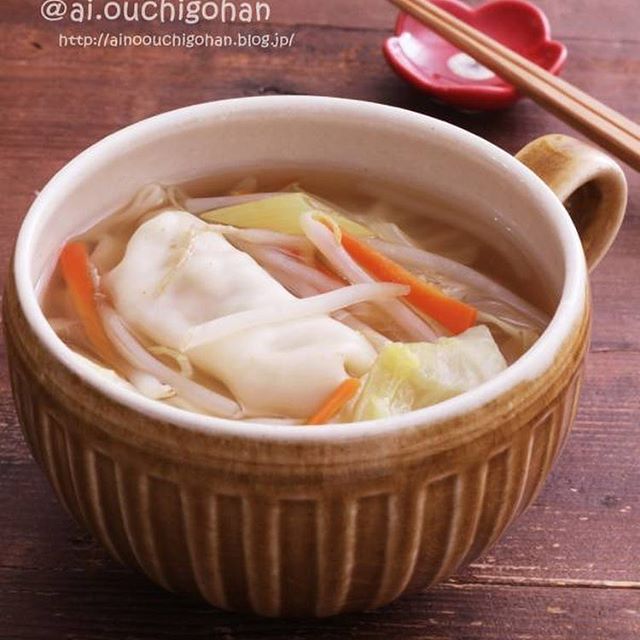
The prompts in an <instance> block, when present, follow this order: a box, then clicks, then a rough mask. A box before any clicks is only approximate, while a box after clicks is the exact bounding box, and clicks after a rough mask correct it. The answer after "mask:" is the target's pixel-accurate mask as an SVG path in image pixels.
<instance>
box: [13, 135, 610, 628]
mask: <svg viewBox="0 0 640 640" xmlns="http://www.w3.org/2000/svg"><path fill="white" fill-rule="evenodd" d="M548 144H550V143H549V141H546V142H543V143H538V144H537V148H533V152H532V151H531V149H529V153H528V154H527V155H526V156H525V157H524V158H523V159H524V160H525V161H527V162H531V164H533V165H535V166H537V167H539V164H540V162H542V161H543V160H544V157H548V156H546V155H544V154H546V153H547V151H546V149H547V145H548ZM551 144H553V141H551ZM539 154H543V155H544V157H542V160H541V156H540V155H539ZM531 158H534V159H535V162H534V161H531ZM554 162H555V160H554ZM543 164H544V163H543ZM553 166H554V167H555V166H556V165H555V164H554V165H553ZM564 166H565V165H564V164H562V163H559V164H558V165H557V170H556V169H553V170H552V171H551V172H550V173H548V174H547V175H545V178H546V179H547V180H548V181H549V182H551V183H553V180H552V178H553V177H554V176H557V171H562V170H564V169H563V167H564ZM571 175H573V173H572V174H571ZM598 175H600V174H598ZM598 211H599V212H601V209H598ZM598 215H601V213H598ZM590 228H591V227H590ZM597 228H599V229H602V228H604V227H602V226H599V227H597ZM607 229H608V231H607V233H609V234H611V235H613V233H614V232H613V231H612V230H611V229H612V227H607ZM608 239H611V238H608ZM605 244H606V243H604V244H603V243H601V244H599V245H598V246H605ZM590 246H591V245H590ZM584 299H585V300H586V302H585V303H584V307H583V309H582V310H581V318H582V320H581V321H580V322H578V323H577V324H576V325H575V326H574V327H573V330H572V331H571V332H570V333H569V334H568V335H566V336H565V338H564V341H563V344H562V346H561V348H560V349H559V350H558V352H557V355H556V357H555V359H554V361H553V364H552V365H551V366H549V367H548V368H547V369H546V370H545V371H544V373H543V374H541V375H539V376H535V377H532V378H531V379H530V380H528V381H526V382H522V383H520V384H518V385H516V386H513V387H509V388H506V389H505V390H504V392H503V393H501V394H500V395H498V396H496V397H495V398H493V399H492V400H491V401H490V402H487V403H486V404H484V405H482V406H479V407H478V408H477V409H475V410H474V411H472V412H469V413H465V414H461V415H460V414H459V415H456V416H454V417H452V418H449V419H443V420H441V421H435V422H434V421H430V422H429V423H425V424H417V425H415V426H413V427H412V428H406V429H402V430H398V431H394V430H381V431H380V433H376V432H372V433H369V434H367V435H357V434H356V435H354V436H353V437H341V438H336V439H335V440H332V439H331V438H326V439H309V440H304V439H297V440H296V439H292V440H287V439H286V438H281V439H278V438H257V437H249V436H244V435H243V434H242V432H241V431H240V430H238V431H237V432H236V433H231V432H228V431H221V432H215V431H211V432H205V431H202V430H191V429H185V428H183V427H182V426H180V425H178V424H174V423H172V422H171V421H162V420H158V419H157V418H152V417H149V416H148V415H145V414H144V413H142V412H139V411H136V410H134V409H132V408H130V407H128V406H125V405H124V404H121V403H118V402H115V401H114V400H113V399H112V398H110V397H108V396H107V395H105V394H104V393H102V392H101V391H99V390H98V389H97V388H96V387H95V386H93V385H91V384H88V383H87V382H86V381H85V380H84V379H82V377H80V376H78V375H76V373H74V372H73V371H72V370H71V369H70V368H69V367H67V366H65V365H64V364H63V363H62V362H60V360H59V359H58V358H57V357H56V356H55V355H53V354H52V353H51V352H50V350H49V349H47V348H46V347H45V346H44V345H43V344H42V342H41V340H40V339H39V338H38V336H37V335H36V333H35V332H34V330H33V327H32V326H31V324H30V322H29V321H28V320H27V318H26V315H25V313H24V310H23V308H22V305H21V303H20V299H19V297H18V296H17V294H16V286H15V281H14V278H13V277H10V278H9V279H8V286H7V289H6V291H5V296H4V309H3V312H4V320H5V332H6V339H7V346H8V355H9V360H10V369H11V379H12V385H13V393H14V398H15V403H16V407H17V411H18V415H19V419H20V423H21V425H22V427H23V430H24V434H25V438H26V440H27V442H28V443H29V446H30V448H31V450H32V452H33V455H34V457H35V459H36V460H37V461H38V463H39V464H40V465H41V466H42V468H43V469H44V470H45V472H46V473H47V476H48V478H49V480H50V482H51V484H52V486H53V488H54V490H55V492H56V494H57V495H58V497H59V498H60V500H61V501H62V503H63V504H64V505H65V507H66V508H67V509H68V511H69V512H70V513H71V514H72V516H73V517H74V518H75V519H76V520H77V521H78V522H79V523H81V524H82V525H83V526H84V527H86V528H87V529H88V530H89V531H91V533H92V534H93V535H94V536H95V537H96V538H97V539H98V540H100V542H101V543H102V544H103V545H104V546H105V548H106V549H108V550H109V552H110V553H111V554H112V555H113V556H114V557H115V558H117V559H118V560H120V561H121V562H123V563H124V564H127V565H129V566H132V567H136V568H139V569H141V570H142V571H144V572H145V573H146V574H147V575H148V576H149V577H150V578H151V579H152V580H154V581H155V582H157V583H158V584H159V585H162V586H163V587H165V588H167V589H170V590H174V591H178V592H186V593H191V594H196V595H199V596H201V597H203V598H205V599H206V600H207V601H209V602H210V603H212V604H213V605H216V606H218V607H223V608H226V609H232V610H236V611H242V612H255V613H258V614H261V615H267V616H328V615H334V614H338V613H341V612H346V611H360V610H363V609H368V608H371V607H377V606H380V605H383V604H385V603H388V602H390V601H392V600H393V599H395V598H397V597H398V596H400V595H401V594H403V593H405V592H410V591H414V590H417V589H422V588H424V587H427V586H429V585H433V584H435V583H437V582H438V581H441V580H442V579H443V578H445V577H446V576H448V575H450V574H451V573H452V572H454V571H455V570H456V569H457V568H458V567H460V565H461V564H463V563H465V562H468V561H470V560H471V559H473V558H475V557H477V556H478V555H479V554H481V553H482V552H483V551H484V550H485V549H487V548H488V547H489V546H490V545H492V544H493V543H494V542H495V541H496V540H497V539H498V538H499V537H500V535H501V534H502V532H503V531H504V530H505V528H506V527H507V525H508V524H509V523H510V522H511V521H512V520H513V519H514V518H515V517H516V516H517V515H518V514H519V513H520V512H521V511H522V510H523V509H524V508H526V506H527V505H528V504H529V503H530V502H531V501H532V499H533V498H534V497H535V495H536V493H537V492H538V490H539V489H540V487H541V485H542V483H543V482H544V480H545V478H546V477H547V475H548V473H549V470H550V468H551V466H552V464H553V462H554V460H555V458H556V456H557V455H558V452H559V450H560V448H561V446H562V444H563V442H564V441H565V439H566V437H567V434H568V431H569V429H570V427H571V424H572V421H573V419H574V416H575V412H576V407H577V402H578V394H579V389H580V382H581V376H582V371H583V363H584V357H585V354H586V351H587V346H588V341H589V330H590V315H591V313H590V302H589V296H588V295H587V296H585V298H584ZM327 428H329V429H330V428H331V427H327Z"/></svg>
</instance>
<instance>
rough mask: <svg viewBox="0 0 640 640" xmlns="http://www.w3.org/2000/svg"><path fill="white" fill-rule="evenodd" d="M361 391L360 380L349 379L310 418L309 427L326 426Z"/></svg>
mask: <svg viewBox="0 0 640 640" xmlns="http://www.w3.org/2000/svg"><path fill="white" fill-rule="evenodd" d="M359 389H360V380H358V379H357V378H347V379H346V380H345V381H344V382H343V383H342V384H341V385H340V386H339V387H338V388H337V389H336V390H335V391H334V392H333V393H332V394H331V395H330V396H329V398H327V400H325V402H324V404H323V405H322V407H320V409H319V410H318V412H317V413H316V414H315V415H313V416H312V417H311V418H309V421H308V422H307V425H309V426H311V425H321V424H326V423H327V422H329V421H330V420H331V419H332V418H334V417H335V416H336V415H338V413H340V411H341V410H342V408H343V407H344V406H345V405H346V404H347V403H348V402H349V401H350V400H352V399H353V398H354V397H355V395H356V394H357V393H358V390H359Z"/></svg>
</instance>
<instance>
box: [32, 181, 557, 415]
mask: <svg viewBox="0 0 640 640" xmlns="http://www.w3.org/2000/svg"><path fill="white" fill-rule="evenodd" d="M301 184H304V182H303V183H301ZM301 184H299V183H290V184H287V185H280V187H279V189H278V188H276V187H275V186H274V185H272V184H268V185H267V186H263V185H262V184H261V183H260V181H259V180H257V179H255V178H248V179H244V180H242V181H241V182H240V183H238V184H236V185H234V186H233V188H231V189H228V188H227V189H226V190H225V192H223V193H222V194H220V193H219V191H218V193H219V195H212V196H207V197H190V196H189V195H187V191H188V188H186V189H184V190H183V189H178V188H174V187H168V188H167V187H162V186H159V185H150V186H147V187H145V188H143V189H142V190H141V191H140V192H139V193H138V195H137V196H136V198H135V199H134V200H133V201H132V202H131V203H130V204H129V205H128V206H127V207H125V208H124V209H122V210H121V211H119V212H117V213H115V214H113V215H111V216H109V217H107V218H105V219H104V220H103V221H102V222H100V223H99V224H98V225H96V226H95V227H93V228H92V229H90V230H89V231H88V232H86V233H84V234H83V235H82V236H79V237H78V238H75V239H73V240H71V241H70V242H68V243H67V244H66V245H65V246H64V247H63V248H62V249H61V253H60V257H59V261H58V266H57V268H56V270H55V272H54V275H53V277H52V278H51V281H50V282H49V285H48V287H47V289H46V293H45V296H44V299H43V307H44V310H45V313H46V314H47V316H48V318H49V320H50V323H51V325H52V326H53V328H54V329H55V330H56V332H57V333H58V335H59V336H60V337H61V338H62V339H63V340H64V341H65V342H66V343H67V344H68V346H69V347H71V348H72V349H73V350H74V352H75V354H76V357H77V358H79V359H82V360H83V362H84V363H85V364H86V365H87V366H91V367H93V368H95V369H96V370H97V371H99V372H100V373H102V374H103V375H105V376H108V377H110V378H111V379H112V380H113V381H114V383H116V384H120V385H123V386H127V387H129V388H131V389H135V390H137V391H138V392H139V393H141V394H144V395H145V396H147V397H149V398H151V399H154V400H157V401H159V402H165V403H169V404H172V405H175V406H178V407H180V408H183V409H186V410H191V411H195V412H200V413H205V414H210V415H213V416H219V417H224V418H233V419H237V420H252V421H257V422H275V423H278V424H292V425H319V424H328V423H340V422H352V421H360V420H371V419H377V418H383V417H387V416H391V415H396V414H400V413H405V412H408V411H413V410H415V409H420V408H423V407H427V406H430V405H433V404H436V403H438V402H441V401H443V400H446V399H448V398H451V397H453V396H455V395H458V394H460V393H463V392H465V391H468V390H470V389H472V388H474V387H476V386H478V385H480V384H482V383H483V382H485V381H486V380H488V379H489V378H491V377H493V376H495V375H497V374H498V373H500V372H501V371H502V370H504V369H505V368H506V367H507V366H508V364H510V363H511V362H513V361H514V360H515V359H517V358H519V357H520V356H521V355H522V354H523V353H524V352H525V351H526V350H527V349H528V348H529V347H530V346H531V345H532V344H533V343H534V342H535V340H536V339H537V338H538V336H539V335H540V333H541V331H542V330H543V329H544V327H545V325H546V323H547V322H548V318H547V315H546V314H545V313H544V312H543V311H542V310H540V309H539V308H538V307H537V306H535V305H534V304H532V303H531V302H529V301H527V300H525V299H523V298H522V297H521V296H519V295H517V294H516V293H515V292H514V291H513V289H512V288H511V287H509V286H505V282H504V280H505V278H502V280H503V282H500V279H501V278H500V277H499V275H500V273H504V272H507V273H508V272H510V271H511V270H513V269H512V266H511V265H510V264H509V263H508V261H506V260H505V259H504V258H502V257H500V256H498V254H496V252H495V251H494V250H492V249H490V248H488V247H487V246H486V245H484V244H483V243H481V242H480V241H478V240H477V239H475V238H474V237H472V236H470V235H469V234H467V233H465V232H463V231H460V230H457V229H454V228H452V227H449V226H447V225H443V224H442V223H441V222H435V221H430V220H429V219H428V218H424V217H420V220H419V222H416V223H415V225H414V223H413V222H411V220H412V218H411V216H407V213H406V211H403V210H402V207H401V206H397V205H394V204H393V203H392V202H390V201H388V200H390V199H386V198H385V197H384V194H383V195H382V197H380V196H373V195H371V194H368V195H367V196H366V197H364V198H361V201H356V202H355V203H353V202H352V203H349V202H346V203H345V202H344V198H341V197H339V196H338V195H336V198H335V201H332V200H330V199H327V197H326V194H325V193H322V194H319V193H318V192H319V191H322V189H318V190H314V188H313V185H312V186H311V187H308V186H307V185H306V184H305V185H304V186H301ZM360 189H361V190H362V188H360ZM365 191H366V190H365ZM329 195H331V194H329ZM405 222H406V224H405ZM412 226H416V228H417V229H418V232H417V233H416V234H415V235H414V234H412V228H411V227H412ZM487 256H490V258H489V259H487ZM496 264H497V265H499V268H498V272H500V273H499V274H498V277H496V275H495V274H489V275H488V274H487V269H483V266H484V267H486V266H487V265H488V266H493V267H495V265H496ZM483 271H484V273H483ZM528 275H530V274H524V275H523V274H522V273H521V274H520V275H519V276H514V278H512V280H516V281H518V278H520V280H519V281H520V282H522V281H524V282H526V278H527V277H528ZM507 280H508V278H507ZM507 284H510V283H507ZM516 284H517V282H516Z"/></svg>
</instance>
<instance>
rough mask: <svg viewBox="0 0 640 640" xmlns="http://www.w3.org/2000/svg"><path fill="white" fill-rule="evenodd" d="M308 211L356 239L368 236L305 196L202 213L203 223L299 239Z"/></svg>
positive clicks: (284, 196) (286, 195) (275, 198)
mask: <svg viewBox="0 0 640 640" xmlns="http://www.w3.org/2000/svg"><path fill="white" fill-rule="evenodd" d="M310 211H322V212H324V213H326V214H327V215H329V216H331V217H332V218H333V219H334V220H335V221H336V223H337V224H338V225H339V226H340V227H341V228H342V229H344V230H345V231H348V232H349V233H351V234H353V235H356V236H372V235H373V234H372V233H371V232H370V231H369V230H368V229H367V228H366V227H364V226H363V225H361V224H359V223H357V222H354V221H353V220H350V219H349V218H347V217H345V216H343V215H341V214H339V213H336V212H335V211H333V210H332V209H330V208H328V207H327V205H325V204H323V203H322V202H320V201H319V200H316V199H315V198H313V197H311V196H309V195H307V194H306V193H283V194H281V195H275V196H273V197H271V198H264V199H263V200H256V201H253V202H247V203H244V204H239V205H236V206H233V207H225V208H223V209H216V210H214V211H208V212H207V213H203V214H202V215H201V216H200V217H201V218H202V219H203V220H205V221H206V222H217V223H219V224H229V225H233V226H234V227H242V228H245V229H271V230H272V231H279V232H281V233H289V234H292V235H302V227H301V226H300V218H301V217H302V215H303V214H305V213H308V212H310Z"/></svg>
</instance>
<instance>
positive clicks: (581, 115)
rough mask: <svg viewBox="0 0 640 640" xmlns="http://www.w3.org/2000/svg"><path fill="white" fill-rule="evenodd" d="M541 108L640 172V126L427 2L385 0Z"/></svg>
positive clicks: (424, 0) (420, 0)
mask: <svg viewBox="0 0 640 640" xmlns="http://www.w3.org/2000/svg"><path fill="white" fill-rule="evenodd" d="M389 1H390V2H391V3H392V4H394V5H395V6H397V7H398V8H399V9H401V10H402V11H404V12H405V13H408V14H409V15H411V16H413V17H414V18H416V19H417V20H419V21H420V22H422V23H424V24H426V25H427V26H429V27H430V28H431V29H433V31H435V32H436V33H438V34H439V35H440V36H442V37H443V38H445V39H446V40H448V41H449V42H451V43H452V44H454V45H455V46H456V47H458V48H459V49H460V50H462V51H465V52H466V53H468V54H469V55H471V56H472V57H473V58H475V59H476V60H477V61H478V62H479V63H481V64H483V65H485V66H486V67H488V68H489V69H491V70H492V71H493V72H495V73H496V74H497V75H498V76H500V77H501V78H503V79H504V80H506V81H507V82H510V83H511V84H513V85H514V86H515V87H517V88H518V89H519V90H520V91H521V92H522V93H523V94H525V95H528V96H529V97H530V98H532V99H533V100H535V101H536V102H537V103H538V104H540V105H541V106H542V107H544V108H545V109H547V110H549V111H551V112H552V113H554V114H555V115H557V116H558V117H559V118H561V119H562V120H564V121H565V122H567V123H568V124H569V125H571V126H573V127H574V128H575V129H577V130H579V131H580V132H582V133H583V134H584V135H585V136H587V137H588V138H590V139H591V140H593V141H594V142H596V143H597V144H599V145H600V146H602V147H603V148H605V149H607V150H608V151H610V152H611V153H612V154H614V155H616V156H617V157H619V158H620V159H622V160H623V161H625V162H627V163H628V164H629V165H630V166H631V167H633V168H634V169H636V170H640V125H638V124H637V123H635V122H633V121H632V120H629V119H628V118H626V117H625V116H623V115H622V114H620V113H618V112H617V111H615V110H614V109H612V108H610V107H608V106H606V105H604V104H602V103H601V102H599V101H598V100H596V99H595V98H593V97H592V96H590V95H588V94H587V93H585V92H583V91H581V90H580V89H578V88H577V87H574V86H573V85H571V84H570V83H569V82H567V81H566V80H562V79H561V78H558V77H557V76H554V75H553V74H552V73H549V72H548V71H546V70H545V69H543V68H542V67H539V66H538V65H536V64H535V63H533V62H531V61H530V60H527V59H526V58H524V57H523V56H521V55H519V54H518V53H516V52H515V51H513V50H511V49H509V48H508V47H505V46H504V45H503V44H501V43H499V42H497V41H496V40H494V39H493V38H491V37H490V36H487V35H486V34H484V33H482V32H480V31H478V30H477V29H474V28H473V27H471V26H470V25H468V24H466V23H465V22H463V21H462V20H459V19H458V18H456V17H455V16H453V15H451V14H450V13H449V12H448V11H445V10H444V9H441V8H440V7H437V6H435V5H434V4H432V3H431V2H429V0H389Z"/></svg>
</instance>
